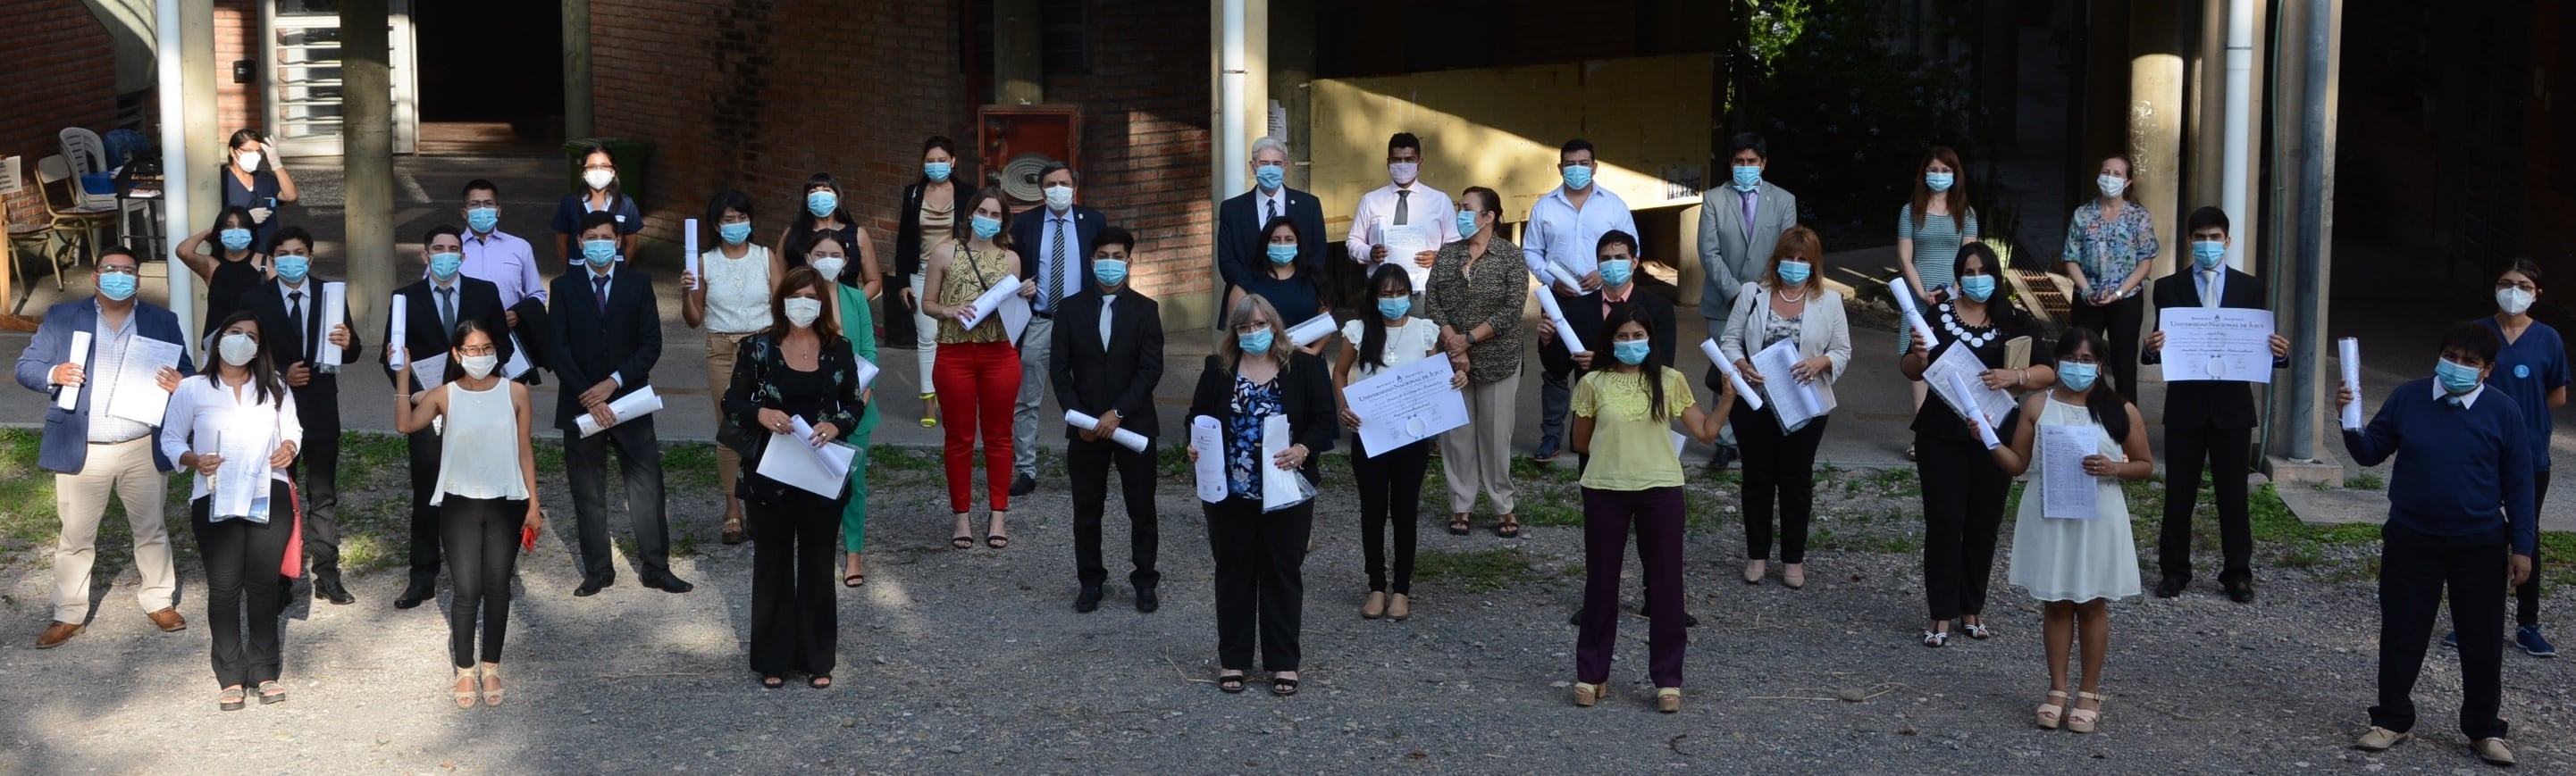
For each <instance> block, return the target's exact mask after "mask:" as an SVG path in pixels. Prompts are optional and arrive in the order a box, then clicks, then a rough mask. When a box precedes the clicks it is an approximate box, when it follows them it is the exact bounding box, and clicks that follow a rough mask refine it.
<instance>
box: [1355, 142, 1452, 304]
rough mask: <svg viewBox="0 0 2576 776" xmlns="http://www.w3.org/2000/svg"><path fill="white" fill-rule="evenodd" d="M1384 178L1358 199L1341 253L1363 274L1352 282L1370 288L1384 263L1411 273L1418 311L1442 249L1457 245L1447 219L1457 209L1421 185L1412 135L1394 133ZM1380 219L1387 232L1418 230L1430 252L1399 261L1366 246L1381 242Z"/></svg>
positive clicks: (1388, 144)
mask: <svg viewBox="0 0 2576 776" xmlns="http://www.w3.org/2000/svg"><path fill="white" fill-rule="evenodd" d="M1386 178H1387V184H1386V185H1384V186H1379V187H1377V189H1376V190H1374V191H1371V192H1369V193H1367V194H1362V195H1360V207H1359V210H1357V211H1354V212H1353V213H1351V233H1350V236H1349V237H1346V238H1344V239H1343V240H1342V248H1343V249H1344V250H1347V251H1349V252H1350V256H1351V261H1353V262H1356V263H1358V264H1359V265H1360V267H1361V268H1363V270H1364V271H1363V272H1360V273H1356V277H1354V278H1353V279H1354V280H1361V279H1366V280H1367V281H1368V282H1369V283H1370V284H1371V285H1374V284H1375V278H1376V274H1377V268H1378V267H1380V266H1383V265H1386V264H1394V265H1396V266H1399V267H1404V268H1405V271H1407V272H1410V273H1412V274H1413V277H1414V278H1415V279H1416V281H1417V282H1415V283H1414V284H1413V285H1414V289H1413V290H1414V294H1413V304H1414V306H1415V307H1420V306H1421V305H1422V290H1423V288H1424V287H1426V286H1428V285H1430V283H1429V278H1430V276H1431V271H1430V270H1431V263H1432V262H1433V261H1434V260H1436V259H1438V258H1439V256H1440V246H1443V245H1448V244H1450V243H1453V242H1457V241H1458V225H1457V224H1456V223H1454V222H1453V221H1452V220H1451V219H1450V218H1449V214H1451V213H1454V212H1457V210H1458V206H1457V204H1456V203H1455V202H1452V201H1451V200H1450V199H1449V195H1448V194H1446V193H1443V192H1441V191H1440V190H1439V189H1435V188H1432V187H1431V186H1430V185H1429V184H1425V183H1423V182H1422V139H1421V138H1419V137H1415V136H1414V135H1413V133H1411V132H1398V133H1395V136H1394V137H1390V138H1387V140H1386ZM1381 220H1383V221H1385V222H1386V225H1387V226H1388V227H1389V228H1394V227H1406V228H1410V229H1414V230H1418V231H1420V232H1421V233H1422V234H1423V235H1424V236H1426V237H1428V238H1430V239H1429V242H1430V247H1428V248H1425V249H1423V250H1422V251H1420V252H1417V253H1415V254H1413V255H1411V256H1398V255H1395V254H1394V253H1391V252H1389V251H1388V249H1387V247H1386V246H1385V245H1383V244H1381V243H1372V242H1370V239H1371V238H1372V237H1377V238H1383V237H1385V235H1384V234H1383V233H1379V232H1374V231H1373V228H1374V227H1375V225H1376V224H1377V223H1378V222H1379V221H1381ZM1354 341H1356V340H1354Z"/></svg>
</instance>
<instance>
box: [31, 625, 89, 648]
mask: <svg viewBox="0 0 2576 776" xmlns="http://www.w3.org/2000/svg"><path fill="white" fill-rule="evenodd" d="M80 632H81V626H80V624H79V623H70V622H61V621H56V622H55V623H54V624H52V625H47V626H45V633H44V635H41V636H37V637H36V648H37V649H53V648H55V647H59V646H62V645H63V642H66V641H70V640H72V637H73V636H78V635H80Z"/></svg>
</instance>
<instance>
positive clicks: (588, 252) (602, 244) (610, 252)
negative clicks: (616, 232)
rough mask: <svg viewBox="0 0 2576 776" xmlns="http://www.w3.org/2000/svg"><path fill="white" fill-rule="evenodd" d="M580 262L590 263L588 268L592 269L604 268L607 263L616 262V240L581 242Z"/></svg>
mask: <svg viewBox="0 0 2576 776" xmlns="http://www.w3.org/2000/svg"><path fill="white" fill-rule="evenodd" d="M581 260H582V261H587V262H590V266H593V267H605V266H608V263H609V262H612V261H616V260H617V241H616V240H583V241H581Z"/></svg>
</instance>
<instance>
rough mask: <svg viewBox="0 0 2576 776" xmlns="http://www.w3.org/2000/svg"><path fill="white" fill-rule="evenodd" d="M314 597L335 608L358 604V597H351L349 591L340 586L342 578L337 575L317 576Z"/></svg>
mask: <svg viewBox="0 0 2576 776" xmlns="http://www.w3.org/2000/svg"><path fill="white" fill-rule="evenodd" d="M313 597H315V598H320V599H322V600H325V601H329V602H331V603H332V605H335V606H348V605H350V604H354V603H357V602H358V597H357V596H353V595H350V594H349V589H348V588H346V587H342V586H341V585H340V577H338V576H337V575H334V576H327V577H325V576H315V577H314V578H313Z"/></svg>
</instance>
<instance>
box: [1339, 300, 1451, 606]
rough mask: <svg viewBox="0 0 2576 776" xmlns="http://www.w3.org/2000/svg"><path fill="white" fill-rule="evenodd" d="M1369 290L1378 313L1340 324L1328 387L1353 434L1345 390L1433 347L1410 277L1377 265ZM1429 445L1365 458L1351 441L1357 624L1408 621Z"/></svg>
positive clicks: (1436, 330) (1435, 340)
mask: <svg viewBox="0 0 2576 776" xmlns="http://www.w3.org/2000/svg"><path fill="white" fill-rule="evenodd" d="M1369 289H1370V290H1371V291H1372V292H1373V293H1372V294H1371V295H1372V296H1375V297H1376V298H1377V314H1376V315H1367V314H1365V313H1363V314H1362V316H1361V319H1360V320H1355V321H1351V322H1349V323H1346V324H1342V338H1343V339H1345V340H1349V341H1350V343H1349V345H1348V346H1347V347H1344V348H1342V352H1341V355H1340V356H1339V357H1338V358H1337V359H1336V360H1335V361H1334V363H1333V385H1334V387H1335V388H1338V389H1340V390H1336V391H1334V392H1333V397H1334V401H1335V402H1337V403H1339V404H1340V405H1341V411H1342V425H1345V426H1349V427H1351V428H1352V429H1353V430H1355V431H1356V430H1357V429H1359V427H1360V417H1359V416H1358V415H1354V414H1351V401H1350V398H1349V396H1348V395H1347V394H1348V393H1349V390H1350V387H1351V384H1352V383H1356V382H1360V381H1363V380H1367V379H1369V378H1372V377H1376V376H1378V374H1379V373H1381V372H1385V371H1387V370H1390V369H1395V368H1397V367H1401V366H1405V365H1408V364H1411V363H1413V362H1415V361H1420V360H1422V359H1423V358H1424V357H1426V356H1429V355H1431V354H1432V353H1434V352H1437V351H1438V350H1439V348H1440V324H1438V323H1434V322H1432V321H1431V319H1429V318H1422V317H1416V316H1415V315H1413V312H1414V310H1413V295H1414V288H1413V276H1412V275H1410V274H1407V273H1406V272H1405V269H1404V267H1402V266H1398V265H1395V264H1384V265H1379V267H1378V268H1377V272H1376V273H1375V274H1372V275H1370V276H1369ZM1449 385H1450V387H1452V388H1464V387H1466V385H1467V372H1466V370H1463V369H1460V370H1454V371H1451V372H1450V373H1449ZM1433 444H1435V442H1433V441H1432V437H1424V438H1421V439H1417V440H1414V441H1413V442H1411V443H1408V444H1406V445H1404V446H1402V447H1398V448H1395V449H1392V450H1386V451H1380V452H1375V454H1374V455H1372V454H1371V453H1372V451H1370V450H1368V449H1367V445H1366V444H1365V443H1363V442H1362V441H1361V440H1360V438H1359V436H1358V435H1357V434H1353V435H1352V440H1351V474H1352V475H1353V476H1354V477H1356V478H1357V479H1358V480H1359V488H1360V524H1361V525H1362V526H1363V529H1362V530H1363V531H1364V532H1365V533H1364V536H1365V538H1366V539H1367V543H1366V544H1364V545H1362V546H1363V547H1365V548H1366V551H1365V552H1364V553H1363V554H1364V555H1365V557H1366V560H1365V563H1366V564H1367V565H1368V578H1369V592H1368V598H1367V600H1366V601H1365V602H1363V603H1361V604H1360V616H1361V617H1366V618H1368V619H1372V620H1374V619H1377V618H1380V617H1393V618H1395V619H1398V620H1401V619H1405V618H1408V617H1412V616H1413V599H1412V592H1413V546H1414V541H1415V535H1416V534H1415V532H1414V527H1415V519H1416V518H1417V517H1418V516H1419V514H1420V512H1421V510H1422V477H1423V475H1424V474H1425V473H1426V472H1427V471H1428V470H1429V468H1430V466H1431V446H1432V445H1433ZM1390 519H1391V520H1393V521H1394V523H1395V580H1394V584H1393V585H1392V586H1390V585H1389V584H1388V582H1387V577H1386V549H1385V545H1386V525H1387V522H1388V521H1389V520H1390ZM1390 592H1392V593H1393V596H1392V597H1391V598H1390V597H1389V593H1390Z"/></svg>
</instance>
